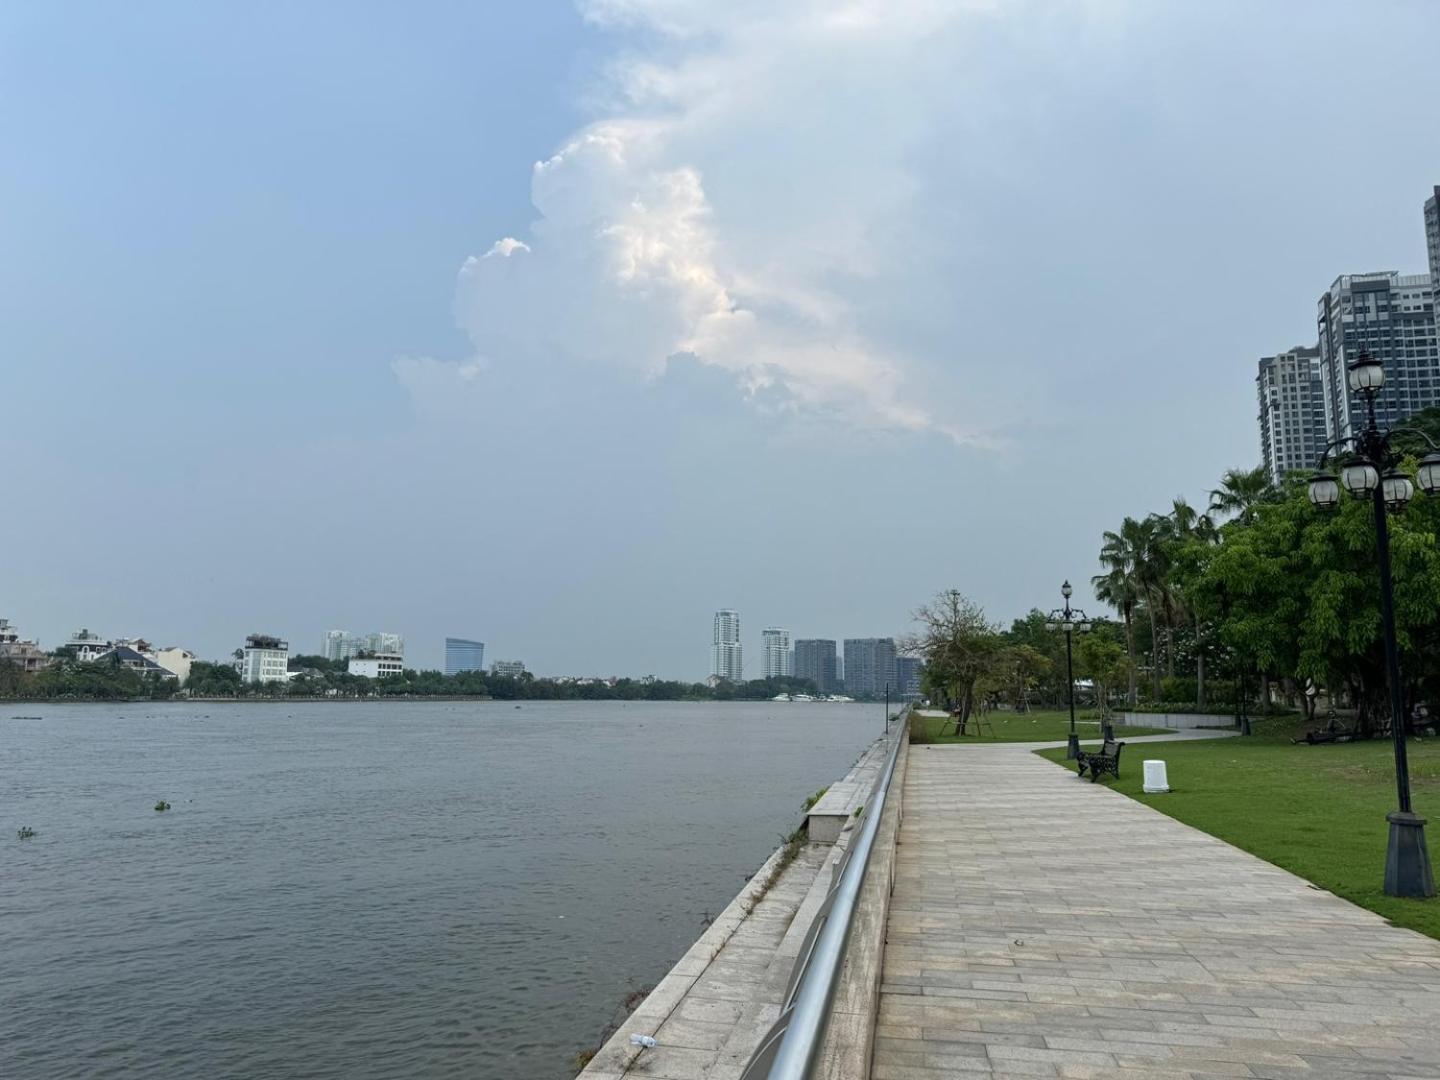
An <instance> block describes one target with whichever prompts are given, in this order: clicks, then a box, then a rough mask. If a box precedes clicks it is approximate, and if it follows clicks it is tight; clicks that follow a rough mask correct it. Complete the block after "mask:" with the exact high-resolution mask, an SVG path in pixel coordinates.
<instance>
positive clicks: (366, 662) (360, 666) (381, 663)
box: [348, 653, 405, 679]
mask: <svg viewBox="0 0 1440 1080" xmlns="http://www.w3.org/2000/svg"><path fill="white" fill-rule="evenodd" d="M348 670H349V672H350V674H351V675H363V676H364V677H365V678H367V679H384V678H386V677H387V676H390V675H401V674H403V673H404V671H405V657H403V656H401V655H400V654H398V653H371V654H368V655H365V656H357V657H354V658H353V659H352V660H351V661H350V664H349V668H348Z"/></svg>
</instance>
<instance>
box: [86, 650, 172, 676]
mask: <svg viewBox="0 0 1440 1080" xmlns="http://www.w3.org/2000/svg"><path fill="white" fill-rule="evenodd" d="M94 663H97V664H114V665H115V666H116V667H123V668H129V669H130V670H131V671H133V672H135V673H136V674H138V675H159V676H161V677H162V678H166V679H173V678H175V673H174V672H173V671H171V670H169V669H168V668H164V667H161V666H160V665H159V664H157V663H156V662H155V661H154V660H153V659H152V658H151V657H149V656H147V655H146V654H145V653H143V652H141V651H140V650H139V649H136V648H135V647H133V646H131V645H116V646H115V647H114V648H113V649H110V650H109V651H108V652H103V653H101V654H100V655H99V656H97V657H96V658H95V660H94Z"/></svg>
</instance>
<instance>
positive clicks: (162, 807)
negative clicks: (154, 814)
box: [155, 799, 170, 810]
mask: <svg viewBox="0 0 1440 1080" xmlns="http://www.w3.org/2000/svg"><path fill="white" fill-rule="evenodd" d="M155 809H156V810H169V809H170V804H169V803H168V802H166V801H165V800H164V799H161V800H160V801H159V802H157V803H156V804H155Z"/></svg>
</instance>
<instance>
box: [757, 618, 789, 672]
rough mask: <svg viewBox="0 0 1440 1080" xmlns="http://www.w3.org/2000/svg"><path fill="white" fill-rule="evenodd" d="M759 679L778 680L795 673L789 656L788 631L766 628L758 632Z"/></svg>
mask: <svg viewBox="0 0 1440 1080" xmlns="http://www.w3.org/2000/svg"><path fill="white" fill-rule="evenodd" d="M760 667H761V677H762V678H766V679H778V678H782V677H784V676H787V675H793V674H794V673H795V667H794V661H793V658H792V657H791V655H790V631H789V630H782V629H780V628H779V627H778V626H767V627H766V628H765V629H764V630H762V631H760Z"/></svg>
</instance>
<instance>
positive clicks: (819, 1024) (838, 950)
mask: <svg viewBox="0 0 1440 1080" xmlns="http://www.w3.org/2000/svg"><path fill="white" fill-rule="evenodd" d="M904 735H905V732H904V724H903V723H899V724H897V725H896V727H895V734H894V735H893V736H892V737H891V738H892V740H893V745H892V746H891V747H890V756H889V758H888V760H887V761H886V762H885V768H884V769H882V770H881V772H880V775H879V777H877V778H876V780H875V787H874V788H873V789H872V790H871V793H870V798H869V800H868V801H867V802H866V803H865V807H864V811H863V813H864V817H863V819H862V823H861V826H860V832H859V834H858V835H857V836H855V838H854V839H853V840H852V841H851V842H850V845H849V847H848V848H847V849H846V852H845V855H844V859H843V861H842V862H841V863H840V867H839V872H838V873H837V874H836V875H835V883H834V884H833V885H831V886H830V891H829V893H827V894H826V896H825V901H824V903H822V904H821V905H820V910H819V911H817V912H816V914H815V921H814V922H812V923H811V924H810V930H809V932H808V933H807V934H806V935H805V943H804V944H803V945H802V946H801V947H800V955H799V956H798V957H797V958H796V960H795V969H794V971H793V972H792V973H791V976H790V987H789V989H788V990H787V991H786V994H785V1004H784V1006H783V1007H782V1008H781V1010H780V1018H779V1019H778V1020H776V1021H775V1025H774V1026H773V1027H772V1028H771V1029H770V1031H769V1032H768V1033H767V1034H766V1035H765V1038H763V1039H762V1040H761V1041H760V1045H759V1046H758V1047H756V1049H755V1053H754V1055H753V1056H752V1057H751V1058H750V1063H749V1064H748V1065H746V1066H745V1071H744V1072H743V1073H741V1075H740V1080H808V1078H809V1077H810V1076H811V1074H812V1071H813V1070H814V1068H815V1065H816V1063H817V1062H818V1061H819V1058H820V1048H821V1046H822V1045H823V1044H824V1037H825V1025H826V1023H827V1022H828V1021H829V1019H830V1005H831V1002H833V1001H834V999H835V989H836V987H837V986H838V985H839V982H840V966H841V964H842V963H843V962H844V960H845V946H846V944H847V942H848V941H849V938H850V927H851V925H852V924H853V922H854V918H855V905H856V901H857V900H858V899H859V897H860V887H861V885H863V884H864V882H865V872H866V870H867V869H868V868H869V865H870V853H871V851H872V850H873V849H874V847H875V834H876V833H877V832H879V831H880V818H881V817H882V816H883V814H884V812H885V797H886V796H887V795H888V794H889V793H890V780H891V778H892V777H893V776H894V775H895V762H896V760H897V759H898V758H899V756H900V747H901V746H902V745H903V742H904Z"/></svg>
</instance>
